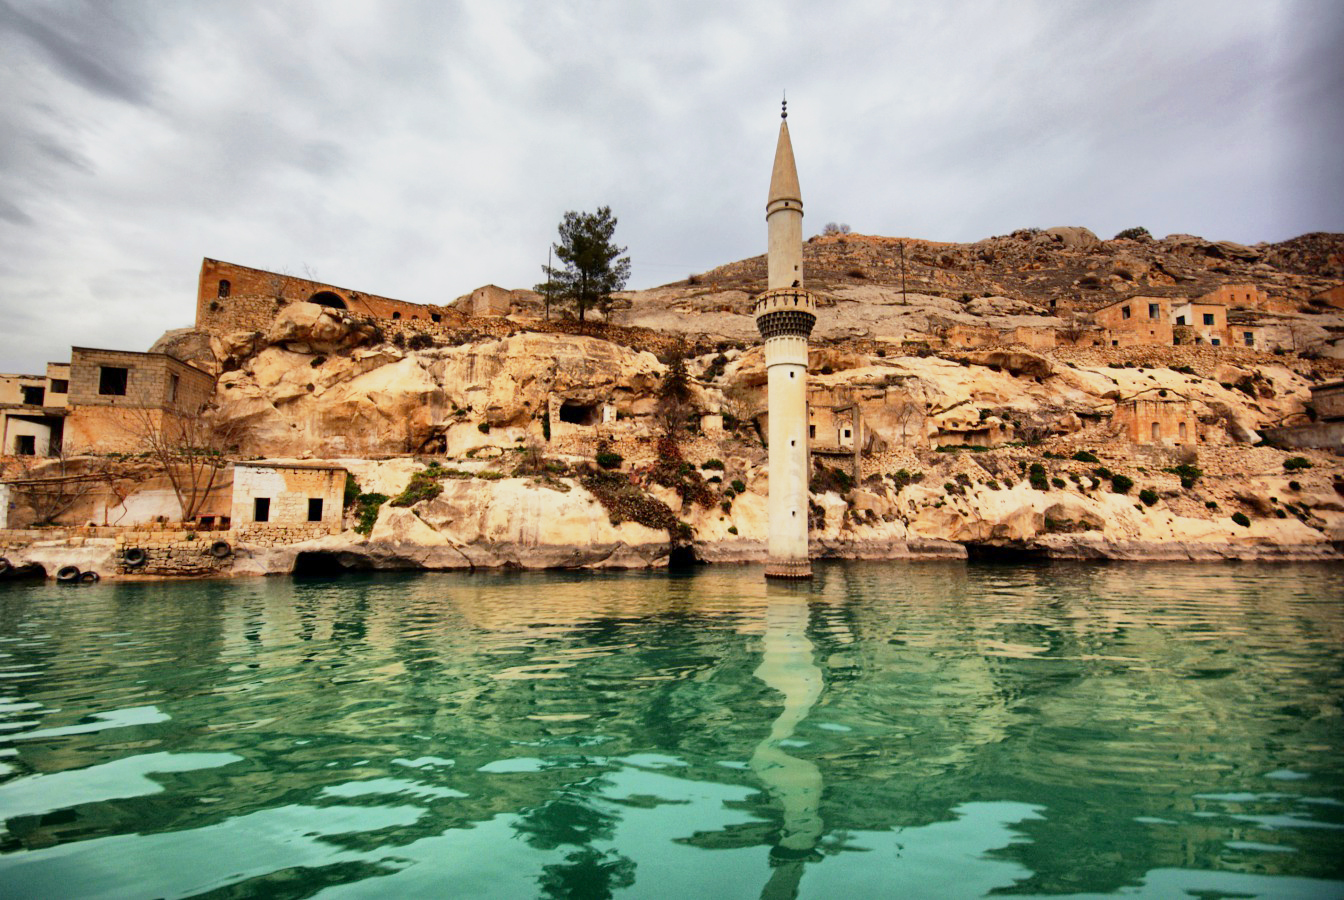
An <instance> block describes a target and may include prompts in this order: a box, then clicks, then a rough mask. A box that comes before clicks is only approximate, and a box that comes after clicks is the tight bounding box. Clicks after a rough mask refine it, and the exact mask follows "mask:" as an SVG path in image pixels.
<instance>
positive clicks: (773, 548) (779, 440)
mask: <svg viewBox="0 0 1344 900" xmlns="http://www.w3.org/2000/svg"><path fill="white" fill-rule="evenodd" d="M765 219H766V227H767V230H768V235H769V244H768V247H769V252H768V271H769V274H768V278H767V282H766V291H765V293H763V294H761V295H760V296H758V297H757V298H756V305H755V315H756V328H757V330H759V331H760V333H761V337H762V338H763V339H764V341H765V365H766V373H767V389H768V400H767V402H768V410H769V413H768V415H769V420H770V424H769V430H768V435H767V437H768V440H769V444H770V447H769V450H770V498H769V514H770V559H769V562H768V563H767V565H766V570H765V574H766V576H767V577H777V578H809V577H811V575H812V565H811V562H810V560H809V557H808V548H807V514H808V508H809V507H808V494H807V483H808V477H807V475H808V473H807V461H808V450H807V424H808V414H807V339H808V336H809V335H811V333H812V326H813V325H814V324H815V323H816V302H815V300H813V298H812V295H811V294H809V293H808V292H807V291H806V290H804V289H803V200H802V192H801V191H800V190H799V188H798V170H797V167H796V166H795V165H794V161H793V146H792V143H791V142H790V140H789V127H788V123H787V122H782V123H780V126H779V141H778V143H777V144H776V147H775V164H774V169H773V171H772V172H771V176H770V197H769V199H768V200H767V201H766V207H765Z"/></svg>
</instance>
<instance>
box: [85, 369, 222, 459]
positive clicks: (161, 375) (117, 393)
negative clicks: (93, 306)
mask: <svg viewBox="0 0 1344 900" xmlns="http://www.w3.org/2000/svg"><path fill="white" fill-rule="evenodd" d="M69 381H70V386H69V396H68V401H69V406H70V415H69V417H68V418H67V419H66V423H65V437H64V442H65V445H66V446H67V447H69V448H70V449H71V450H73V451H76V452H95V453H110V452H132V451H137V450H144V449H145V447H144V446H143V444H144V437H145V434H146V432H147V430H148V429H162V428H164V426H165V423H167V422H168V418H169V417H178V418H179V419H181V418H184V417H187V416H195V415H197V414H199V413H200V411H201V409H202V408H204V407H205V406H206V405H207V404H208V403H210V401H211V400H212V399H213V397H214V392H215V377H214V376H213V375H211V374H210V373H209V372H203V371H201V370H200V369H197V368H196V367H195V366H190V365H188V364H186V363H184V362H182V361H181V360H179V359H174V358H173V357H171V356H168V355H166V354H163V353H136V352H133V351H130V350H96V349H92V348H89V347H73V348H71V351H70V379H69Z"/></svg>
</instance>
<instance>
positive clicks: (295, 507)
mask: <svg viewBox="0 0 1344 900" xmlns="http://www.w3.org/2000/svg"><path fill="white" fill-rule="evenodd" d="M345 476H346V470H345V469H343V468H342V467H340V466H333V465H325V464H321V463H305V462H284V461H276V460H259V461H257V462H239V463H234V466H233V513H232V516H231V520H232V524H233V528H234V530H235V531H237V532H239V534H240V535H246V536H258V535H264V534H266V533H268V532H274V533H277V534H285V535H287V536H294V535H296V534H297V535H300V536H307V537H318V536H320V535H323V534H336V533H338V532H339V531H340V530H341V515H342V512H343V509H342V507H343V500H344V496H345Z"/></svg>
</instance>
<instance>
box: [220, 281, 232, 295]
mask: <svg viewBox="0 0 1344 900" xmlns="http://www.w3.org/2000/svg"><path fill="white" fill-rule="evenodd" d="M232 286H233V285H231V284H229V280H228V279H227V278H221V279H219V296H220V297H227V296H229V288H231V287H232Z"/></svg>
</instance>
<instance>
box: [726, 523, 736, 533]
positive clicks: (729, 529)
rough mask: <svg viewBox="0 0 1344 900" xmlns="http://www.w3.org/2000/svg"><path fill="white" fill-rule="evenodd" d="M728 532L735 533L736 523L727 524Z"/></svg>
mask: <svg viewBox="0 0 1344 900" xmlns="http://www.w3.org/2000/svg"><path fill="white" fill-rule="evenodd" d="M728 533H729V534H737V526H736V525H729V526H728Z"/></svg>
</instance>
